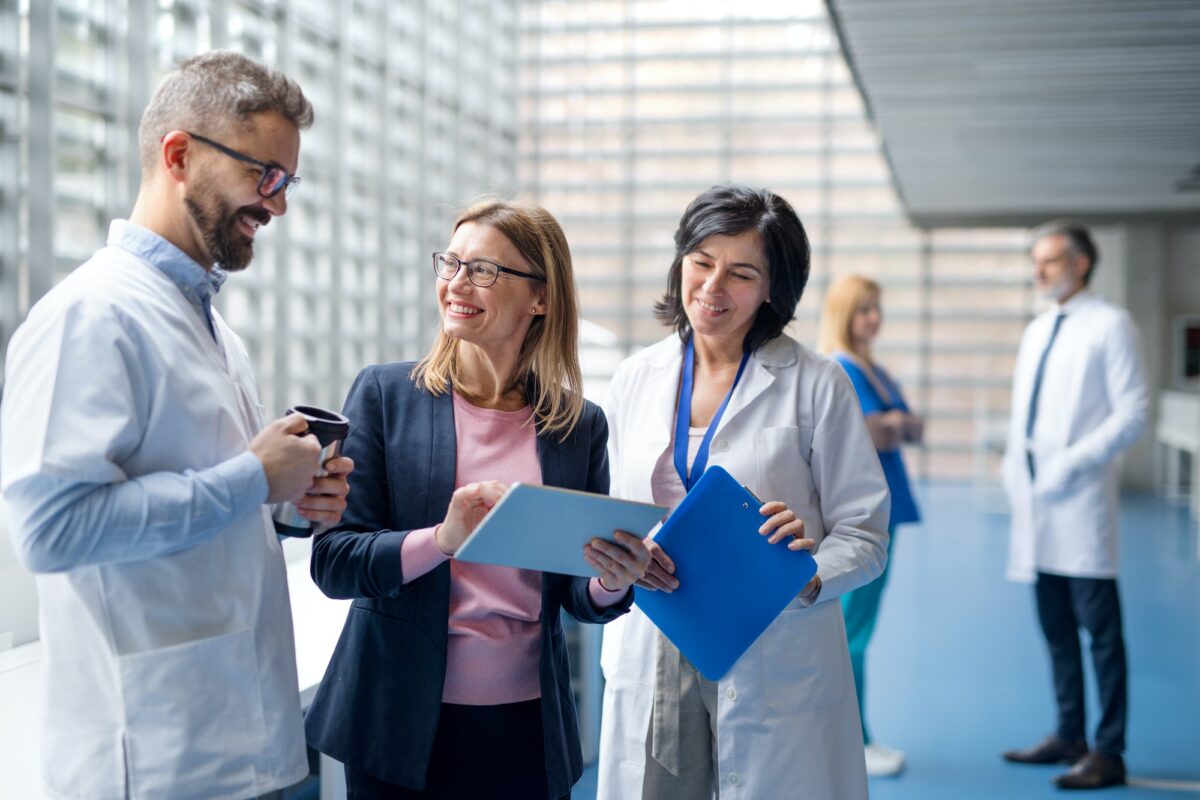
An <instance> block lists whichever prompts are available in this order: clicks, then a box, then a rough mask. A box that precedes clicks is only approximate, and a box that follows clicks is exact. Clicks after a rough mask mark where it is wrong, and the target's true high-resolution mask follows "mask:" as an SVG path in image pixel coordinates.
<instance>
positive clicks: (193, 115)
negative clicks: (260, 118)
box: [138, 50, 313, 179]
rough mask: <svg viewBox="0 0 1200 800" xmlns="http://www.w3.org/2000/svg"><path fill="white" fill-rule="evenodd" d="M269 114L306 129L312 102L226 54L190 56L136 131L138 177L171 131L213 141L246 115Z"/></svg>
mask: <svg viewBox="0 0 1200 800" xmlns="http://www.w3.org/2000/svg"><path fill="white" fill-rule="evenodd" d="M264 111H275V112H278V113H279V114H281V115H282V116H283V117H284V118H285V119H287V120H288V121H289V122H291V123H292V124H293V125H295V126H296V127H297V128H299V129H300V130H304V129H306V128H308V127H310V126H311V125H312V122H313V109H312V103H310V102H308V98H307V97H305V96H304V92H302V91H301V90H300V87H299V85H297V83H296V82H295V81H294V80H292V79H291V78H289V77H288V76H286V75H284V74H283V73H282V72H280V71H279V70H277V69H272V68H271V67H268V66H265V65H263V64H260V63H258V62H257V61H254V60H253V59H250V58H247V57H246V56H244V55H242V54H241V53H234V52H233V51H231V50H213V51H211V52H208V53H202V54H200V55H198V56H192V57H191V58H189V59H188V60H186V61H184V62H183V63H182V64H180V65H179V69H177V70H175V71H174V72H172V73H171V74H170V75H168V76H167V77H166V79H165V80H164V81H163V82H162V85H160V86H159V87H158V90H157V91H156V92H155V93H154V97H152V98H151V99H150V105H148V106H147V107H146V111H145V113H144V114H142V122H141V124H140V125H139V126H138V151H139V155H140V156H141V161H142V177H143V179H145V178H148V177H149V176H150V175H151V173H152V172H153V170H154V165H155V163H156V162H157V161H158V154H159V145H160V143H161V141H162V137H163V136H165V135H167V134H168V133H170V132H171V131H175V130H182V131H193V132H195V133H198V134H201V135H203V136H211V137H214V138H216V137H219V136H220V135H221V134H222V133H224V132H227V131H229V130H230V129H231V128H232V127H233V126H242V127H245V126H247V125H248V124H249V120H250V117H251V115H253V114H258V113H261V112H264Z"/></svg>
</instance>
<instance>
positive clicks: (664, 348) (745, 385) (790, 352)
mask: <svg viewBox="0 0 1200 800" xmlns="http://www.w3.org/2000/svg"><path fill="white" fill-rule="evenodd" d="M649 360H650V362H651V363H652V364H653V365H654V367H656V368H657V369H659V370H661V372H660V373H659V375H661V379H660V380H659V381H658V386H657V389H656V391H655V393H654V398H653V399H652V401H651V406H650V407H651V408H653V409H654V413H655V414H656V415H657V416H658V417H659V422H660V423H661V424H660V425H658V426H656V430H657V431H661V432H662V434H663V435H664V437H666V436H669V435H670V432H671V430H673V428H674V421H675V403H676V400H677V399H678V396H679V373H680V370H681V368H682V366H683V342H682V340H681V339H680V338H679V337H678V336H670V337H668V338H667V339H665V340H664V341H662V342H660V343H659V344H657V345H655V346H654V348H653V352H652V353H651V354H650V358H649ZM796 362H797V356H796V348H795V346H794V345H793V343H792V340H791V339H789V338H788V337H787V336H784V335H782V334H781V335H779V336H776V337H775V338H774V339H772V340H771V341H769V342H767V343H766V344H764V345H763V346H762V347H760V348H758V349H757V350H755V351H754V352H753V353H751V354H750V361H749V362H748V363H747V364H746V371H745V373H743V375H742V379H741V380H740V381H738V385H737V388H736V389H734V392H733V397H731V398H729V405H728V406H727V407H726V409H725V413H724V414H723V415H722V416H721V419H720V422H719V423H718V424H717V430H716V431H714V433H716V432H719V431H721V430H724V429H725V428H726V427H727V426H728V425H729V424H730V422H731V421H733V420H734V419H736V418H737V415H738V413H739V412H741V411H742V410H743V409H745V408H746V407H747V406H748V405H750V403H752V402H753V401H754V399H755V398H757V397H758V396H759V395H760V394H762V393H763V392H765V391H766V390H767V389H768V388H769V387H770V386H771V384H773V383H774V382H775V372H774V370H777V369H782V368H786V367H791V366H794V365H795V364H796ZM666 442H667V439H665V438H664V441H663V444H664V445H665V444H666Z"/></svg>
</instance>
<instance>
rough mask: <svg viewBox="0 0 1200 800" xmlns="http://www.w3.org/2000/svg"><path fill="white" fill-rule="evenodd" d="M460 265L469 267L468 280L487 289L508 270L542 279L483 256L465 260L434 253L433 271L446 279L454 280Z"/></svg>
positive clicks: (537, 279)
mask: <svg viewBox="0 0 1200 800" xmlns="http://www.w3.org/2000/svg"><path fill="white" fill-rule="evenodd" d="M460 267H466V268H467V280H469V281H470V282H471V283H473V284H475V285H476V286H478V287H479V288H481V289H486V288H487V287H489V286H491V285H493V284H494V283H495V282H496V279H497V278H499V277H500V273H501V272H507V273H508V274H509V275H516V276H517V277H519V278H528V279H529V280H531V281H540V280H542V278H541V277H540V276H538V275H533V274H531V273H529V272H521V271H520V270H517V269H509V268H508V267H502V266H500V265H499V264H497V263H496V262H494V261H488V260H486V259H483V258H478V259H475V260H474V261H463V260H461V259H459V258H458V257H457V256H452V255H450V254H449V253H434V254H433V271H434V272H436V273H437V276H438V277H439V278H441V279H442V280H444V281H451V280H454V276H455V275H457V274H458V270H459V268H460Z"/></svg>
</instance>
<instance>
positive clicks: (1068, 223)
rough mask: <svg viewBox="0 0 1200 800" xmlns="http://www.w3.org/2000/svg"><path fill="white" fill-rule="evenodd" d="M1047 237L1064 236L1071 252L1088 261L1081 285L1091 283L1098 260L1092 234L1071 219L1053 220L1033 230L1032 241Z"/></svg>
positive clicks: (1098, 256) (1097, 252) (1098, 255)
mask: <svg viewBox="0 0 1200 800" xmlns="http://www.w3.org/2000/svg"><path fill="white" fill-rule="evenodd" d="M1047 236H1065V237H1067V245H1068V246H1069V247H1070V249H1071V252H1073V253H1074V254H1075V255H1077V256H1083V257H1084V258H1086V259H1087V260H1088V271H1087V273H1085V274H1084V276H1083V285H1084V286H1086V285H1088V284H1089V283H1091V280H1092V273H1093V272H1095V271H1096V263H1097V262H1098V261H1099V260H1100V252H1099V251H1098V250H1097V249H1096V243H1095V242H1093V241H1092V234H1091V233H1090V232H1089V231H1088V229H1087V228H1086V227H1084V226H1083V224H1082V223H1079V222H1076V221H1075V220H1071V219H1055V220H1051V221H1050V222H1044V223H1042V224H1041V225H1039V226H1037V227H1036V228H1034V229H1033V241H1035V242H1036V241H1038V240H1039V239H1045V238H1046V237H1047Z"/></svg>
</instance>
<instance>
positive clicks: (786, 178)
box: [521, 0, 1032, 478]
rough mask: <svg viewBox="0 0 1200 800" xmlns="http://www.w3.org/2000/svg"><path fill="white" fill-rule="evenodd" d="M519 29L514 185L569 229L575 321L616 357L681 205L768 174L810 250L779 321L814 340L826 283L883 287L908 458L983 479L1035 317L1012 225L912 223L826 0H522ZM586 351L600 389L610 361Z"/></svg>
mask: <svg viewBox="0 0 1200 800" xmlns="http://www.w3.org/2000/svg"><path fill="white" fill-rule="evenodd" d="M521 34H522V43H523V48H522V58H521V86H522V94H521V108H522V116H523V121H524V125H523V126H522V129H521V130H522V136H521V181H522V183H523V184H525V185H527V186H529V187H530V188H531V190H532V191H533V192H534V193H535V194H536V196H537V198H538V199H539V200H540V201H541V202H542V203H543V204H544V205H545V206H546V207H547V208H548V209H549V210H550V211H551V212H553V213H554V214H555V215H556V216H558V218H559V219H560V220H561V221H562V223H563V226H564V228H565V229H566V232H567V238H568V239H569V241H570V242H571V249H572V252H573V254H574V256H575V260H576V270H577V274H578V277H579V283H580V289H581V292H582V296H583V297H582V300H583V308H584V313H585V315H586V316H587V317H588V318H589V319H591V320H594V321H595V322H597V323H599V324H601V325H603V326H605V327H607V328H609V329H610V330H611V331H612V332H613V333H615V334H616V337H617V340H618V341H619V343H620V346H621V348H622V349H623V350H624V351H625V352H629V351H631V350H633V349H635V348H638V347H641V346H644V345H646V344H649V343H651V342H653V341H656V340H657V339H659V338H660V337H662V336H663V335H664V334H665V331H664V329H663V328H662V327H661V326H660V325H659V324H658V323H657V322H656V321H655V320H654V319H653V317H652V315H651V308H652V306H653V303H654V301H655V300H656V299H657V298H658V297H659V296H660V295H661V293H662V291H663V288H664V286H665V277H666V271H667V267H668V265H669V264H670V261H671V256H672V253H673V243H672V235H673V232H674V229H675V226H676V224H677V222H678V220H679V216H680V214H681V213H682V212H683V209H684V207H685V206H686V205H687V203H688V201H690V200H691V198H692V197H694V196H695V195H696V194H697V193H699V192H700V191H703V190H704V189H707V188H708V187H709V186H712V185H713V184H716V183H722V182H726V181H736V182H740V183H747V184H751V185H759V186H767V187H769V188H771V189H773V190H774V191H776V192H778V193H780V194H781V195H783V196H784V197H786V198H787V199H788V200H789V201H790V202H791V203H792V205H793V206H794V207H795V208H796V210H797V212H798V213H799V214H800V217H801V219H802V220H803V221H804V223H805V226H806V228H807V229H808V232H809V236H810V239H811V241H812V245H813V269H812V279H811V282H810V284H809V289H808V291H807V292H806V294H805V297H804V299H803V301H802V302H801V304H800V308H799V310H798V317H797V320H796V322H795V323H794V324H793V326H792V334H793V335H794V336H795V337H796V338H798V339H799V340H800V341H802V342H804V343H806V344H809V345H812V344H814V343H815V340H816V331H817V320H818V316H819V310H820V307H821V302H822V300H823V293H824V290H825V287H827V286H828V284H829V281H830V280H831V279H832V278H833V277H834V276H836V275H839V274H842V273H847V272H858V273H863V274H866V275H869V276H871V277H873V278H875V279H877V280H879V281H880V282H881V283H882V284H883V286H884V288H885V297H884V304H885V315H886V318H887V321H886V323H885V329H884V333H883V335H882V337H881V341H880V346H879V351H878V357H879V358H880V360H881V361H882V362H883V363H884V364H885V365H886V366H887V367H888V368H889V369H890V371H891V372H893V374H895V375H897V377H898V378H899V379H900V381H901V383H902V384H903V386H904V387H905V389H906V391H907V394H908V398H909V400H910V402H911V403H912V404H913V405H914V406H916V408H917V409H918V410H920V411H921V412H923V413H925V414H926V415H927V416H928V417H929V420H930V425H929V429H928V431H929V441H928V446H927V447H926V448H925V449H924V450H922V451H919V453H914V454H913V455H914V456H915V457H914V458H910V466H912V467H915V469H916V470H917V472H918V473H919V474H923V475H927V476H933V477H947V478H962V477H966V476H970V475H972V474H976V475H978V476H980V477H983V476H987V475H991V474H994V470H995V468H996V463H995V460H996V457H997V452H998V451H997V449H996V448H995V446H994V445H995V443H996V435H995V434H996V430H997V429H998V428H1002V427H1003V421H1004V419H1005V418H1006V417H1007V413H1008V395H1007V388H1006V387H1007V385H1008V383H1009V379H1010V376H1011V369H1012V358H1013V354H1014V353H1015V351H1016V346H1017V341H1018V339H1019V337H1020V333H1021V328H1022V326H1023V324H1024V322H1025V321H1026V320H1027V319H1028V316H1029V315H1030V313H1031V311H1032V296H1031V293H1030V291H1029V286H1028V276H1029V269H1028V267H1027V259H1026V257H1025V254H1024V234H1023V232H1021V231H1015V230H991V231H978V230H956V231H928V230H918V229H915V228H913V227H912V226H911V225H910V224H909V223H908V222H907V220H906V218H905V216H904V214H903V211H902V208H901V205H900V202H899V199H898V198H897V196H896V192H895V190H894V188H893V186H892V183H891V180H890V173H889V170H888V166H887V163H886V161H885V158H884V155H883V153H882V149H881V147H880V143H879V141H878V137H877V135H876V133H875V131H874V129H873V128H872V126H871V124H870V122H869V120H868V118H867V115H866V112H865V110H864V108H863V105H862V99H861V97H860V95H859V93H858V91H857V89H856V87H855V86H854V82H853V80H852V77H851V75H850V73H849V70H848V69H847V67H846V63H845V59H844V58H843V57H842V54H841V52H840V51H839V49H838V45H837V39H836V37H835V36H834V35H833V32H832V29H831V26H830V24H829V20H828V19H827V17H826V14H825V9H824V5H823V4H822V3H820V2H817V0H811V1H810V2H786V3H780V2H769V0H767V1H764V0H749V1H745V0H743V1H742V2H695V0H639V1H638V2H622V1H621V0H608V1H607V2H599V1H596V2H586V3H581V2H571V1H570V0H527V2H525V3H524V5H523V6H522V25H521ZM591 363H593V364H595V365H596V367H595V373H597V374H592V375H590V376H588V377H589V379H590V383H591V384H592V385H594V386H602V384H603V382H604V381H605V380H606V379H607V377H608V374H609V373H610V370H611V363H610V362H599V361H593V362H591ZM601 390H602V389H601Z"/></svg>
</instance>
